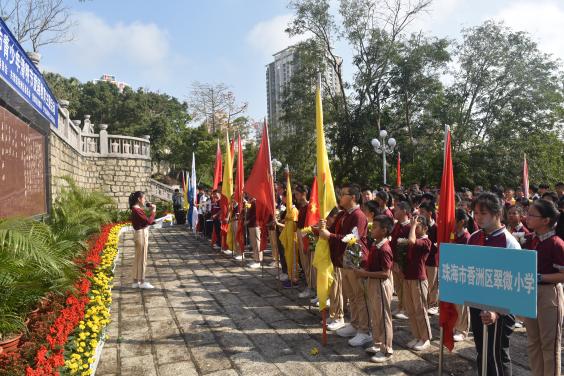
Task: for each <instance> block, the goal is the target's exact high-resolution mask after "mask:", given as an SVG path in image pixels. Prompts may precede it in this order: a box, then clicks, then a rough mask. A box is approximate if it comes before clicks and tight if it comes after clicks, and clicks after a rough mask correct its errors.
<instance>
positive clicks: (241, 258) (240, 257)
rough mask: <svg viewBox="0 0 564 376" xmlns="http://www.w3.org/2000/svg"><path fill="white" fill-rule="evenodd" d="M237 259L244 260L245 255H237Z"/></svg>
mask: <svg viewBox="0 0 564 376" xmlns="http://www.w3.org/2000/svg"><path fill="white" fill-rule="evenodd" d="M235 260H237V261H241V260H243V255H237V256H235Z"/></svg>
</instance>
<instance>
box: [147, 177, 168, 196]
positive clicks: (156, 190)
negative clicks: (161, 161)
mask: <svg viewBox="0 0 564 376" xmlns="http://www.w3.org/2000/svg"><path fill="white" fill-rule="evenodd" d="M148 193H149V196H151V197H153V199H154V198H158V199H161V200H163V201H172V194H173V193H174V187H171V186H170V185H166V184H163V183H161V182H160V181H157V180H155V179H149V192H148Z"/></svg>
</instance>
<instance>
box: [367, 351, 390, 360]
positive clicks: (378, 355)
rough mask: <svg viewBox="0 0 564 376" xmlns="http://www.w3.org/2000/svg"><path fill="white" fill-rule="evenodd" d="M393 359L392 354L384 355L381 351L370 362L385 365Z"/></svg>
mask: <svg viewBox="0 0 564 376" xmlns="http://www.w3.org/2000/svg"><path fill="white" fill-rule="evenodd" d="M391 357H392V354H384V353H382V352H380V351H378V352H377V353H376V354H375V355H374V356H373V357H371V358H370V361H371V362H373V363H384V362H386V361H388V360H390V359H391Z"/></svg>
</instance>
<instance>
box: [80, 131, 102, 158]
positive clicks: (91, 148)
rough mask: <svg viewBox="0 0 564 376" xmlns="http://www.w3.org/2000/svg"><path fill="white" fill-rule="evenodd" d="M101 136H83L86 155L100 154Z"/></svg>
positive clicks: (82, 142)
mask: <svg viewBox="0 0 564 376" xmlns="http://www.w3.org/2000/svg"><path fill="white" fill-rule="evenodd" d="M100 136H101V135H98V134H83V135H81V136H80V139H81V143H80V145H81V146H82V149H81V151H82V152H83V153H84V154H100Z"/></svg>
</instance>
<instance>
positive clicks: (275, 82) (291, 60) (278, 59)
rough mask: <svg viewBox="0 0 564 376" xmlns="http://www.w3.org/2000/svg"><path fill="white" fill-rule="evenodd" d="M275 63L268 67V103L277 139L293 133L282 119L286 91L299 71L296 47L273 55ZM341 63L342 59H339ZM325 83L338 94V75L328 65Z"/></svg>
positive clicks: (270, 122)
mask: <svg viewBox="0 0 564 376" xmlns="http://www.w3.org/2000/svg"><path fill="white" fill-rule="evenodd" d="M273 57H274V61H273V62H271V63H270V64H268V65H267V66H266V102H267V114H268V123H269V125H270V129H272V130H273V132H272V134H273V135H275V137H279V136H281V135H282V136H283V135H284V134H285V130H287V131H288V132H290V131H291V127H289V125H288V124H283V122H282V121H281V117H282V114H283V108H282V102H283V99H284V98H283V95H284V90H285V88H286V87H287V85H288V84H289V83H290V80H291V79H292V76H293V74H294V73H295V72H296V71H297V70H298V69H299V63H300V60H299V56H298V52H297V48H296V46H290V47H288V48H286V49H284V50H282V51H280V52H277V53H275V54H274V55H273ZM338 59H339V63H341V62H342V59H341V58H340V57H338ZM325 66H326V69H325V72H324V73H323V74H324V81H325V82H327V83H328V86H329V88H330V90H332V91H333V92H335V93H337V92H339V91H340V89H339V80H338V78H337V74H336V72H335V71H334V69H333V68H332V66H331V65H330V64H326V65H325Z"/></svg>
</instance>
